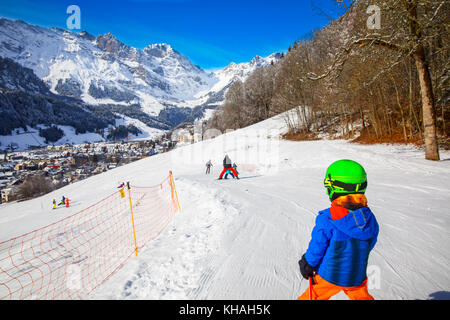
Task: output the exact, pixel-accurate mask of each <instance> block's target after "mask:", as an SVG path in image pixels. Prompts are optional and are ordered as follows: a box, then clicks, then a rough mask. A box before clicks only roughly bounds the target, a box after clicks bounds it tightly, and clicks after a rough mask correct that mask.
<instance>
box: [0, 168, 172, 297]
mask: <svg viewBox="0 0 450 320" xmlns="http://www.w3.org/2000/svg"><path fill="white" fill-rule="evenodd" d="M172 190H173V187H172V179H171V176H169V177H168V178H166V179H165V180H164V182H162V183H161V184H158V185H157V186H154V187H136V186H132V188H131V191H130V192H131V197H130V198H129V199H127V198H126V197H121V195H120V193H119V192H115V193H114V194H111V195H109V196H108V197H106V198H104V199H102V200H100V201H98V202H97V203H95V204H93V205H92V206H90V207H88V208H86V209H84V210H82V211H80V212H78V213H76V214H74V215H72V216H69V217H67V218H65V219H63V220H60V221H58V222H55V223H52V224H50V225H48V226H45V227H43V228H40V229H37V230H33V231H31V232H29V233H26V234H23V235H21V236H18V237H15V238H12V239H9V240H7V241H4V242H1V243H0V299H83V298H85V297H86V296H87V295H88V294H89V293H91V292H92V291H93V290H95V289H96V288H97V287H98V286H99V285H100V284H102V283H103V282H104V281H106V280H107V279H108V278H109V277H110V276H111V275H112V274H113V273H114V272H116V271H117V270H118V269H120V268H121V267H122V266H123V264H124V263H125V262H126V261H127V260H128V259H129V258H130V257H131V256H132V255H133V254H134V253H135V252H137V251H136V250H137V248H142V247H143V246H145V244H147V243H148V242H149V241H150V240H152V239H154V238H156V237H157V236H158V235H159V234H160V233H161V232H162V231H163V230H164V229H165V227H166V226H167V225H168V224H169V223H170V221H171V220H172V218H173V216H174V214H175V212H176V211H177V210H178V207H177V206H175V205H174V201H173V195H172V192H173V191H172ZM128 201H131V202H132V204H131V205H132V208H133V221H134V227H135V232H134V233H133V232H132V230H131V228H132V227H131V224H130V203H129V202H128ZM134 234H135V239H136V240H135V239H134V237H133V235H134ZM135 241H136V242H135Z"/></svg>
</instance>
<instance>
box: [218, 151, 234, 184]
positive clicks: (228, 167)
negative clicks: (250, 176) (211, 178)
mask: <svg viewBox="0 0 450 320" xmlns="http://www.w3.org/2000/svg"><path fill="white" fill-rule="evenodd" d="M231 163H232V161H231V159H230V157H228V155H225V158H224V159H223V170H222V173H221V174H220V176H219V180H221V179H222V177H223V175H224V174H225V173H226V172H227V170H230V171H231V172H232V173H233V174H234V176H235V177H236V178H237V179H239V176H238V174H237V173H236V171H235V170H234V168H233V166H232V165H231Z"/></svg>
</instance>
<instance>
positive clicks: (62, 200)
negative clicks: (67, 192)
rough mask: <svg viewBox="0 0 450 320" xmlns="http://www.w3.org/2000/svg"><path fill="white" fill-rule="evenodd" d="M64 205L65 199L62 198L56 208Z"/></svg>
mask: <svg viewBox="0 0 450 320" xmlns="http://www.w3.org/2000/svg"><path fill="white" fill-rule="evenodd" d="M65 204H66V197H64V196H62V198H61V202H60V203H58V206H61V205H65Z"/></svg>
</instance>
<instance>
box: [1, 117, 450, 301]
mask: <svg viewBox="0 0 450 320" xmlns="http://www.w3.org/2000/svg"><path fill="white" fill-rule="evenodd" d="M284 130H285V125H284V121H283V117H282V116H277V117H274V118H272V119H269V120H266V121H264V122H261V123H259V124H256V125H254V126H251V127H248V128H245V129H241V130H238V131H235V132H231V133H227V134H224V135H222V136H219V137H217V138H215V139H212V140H207V141H203V142H199V143H196V144H193V145H188V146H185V147H182V148H178V149H176V150H174V151H171V152H169V153H165V154H160V155H157V156H154V157H151V158H147V159H144V160H141V161H138V162H135V163H132V164H130V165H127V166H124V167H119V168H117V169H114V170H111V171H109V172H106V173H104V174H101V175H97V176H94V177H91V178H89V179H87V180H84V181H81V182H78V183H75V184H73V185H69V186H66V187H65V188H63V189H60V190H57V191H55V192H53V193H51V194H48V195H45V196H43V197H40V198H37V199H34V200H30V201H26V202H22V203H14V204H6V205H1V206H0V241H3V240H6V239H8V238H10V237H13V236H16V235H19V234H22V233H24V232H28V231H30V230H33V229H35V228H38V227H41V226H44V225H47V224H49V223H51V222H54V221H57V220H59V219H62V218H63V217H66V216H68V215H70V214H73V213H75V212H77V211H79V210H81V209H83V208H85V207H87V206H89V205H90V204H92V203H95V202H96V201H97V200H98V199H100V198H103V197H105V196H106V195H108V194H110V193H112V192H114V191H115V190H117V189H116V187H117V185H118V184H119V182H122V181H132V182H133V184H135V185H154V184H157V183H159V182H160V181H161V180H163V179H164V178H165V177H166V176H167V173H168V171H169V170H173V173H174V176H175V183H176V187H177V190H178V195H179V198H180V203H181V209H182V212H181V213H180V214H177V215H176V216H175V219H174V221H173V222H172V223H171V224H170V225H169V227H168V228H167V229H166V230H165V232H163V233H162V234H161V235H160V236H159V237H158V238H157V239H156V240H154V241H152V242H150V243H149V244H148V245H147V246H146V247H145V248H144V249H143V250H142V251H141V252H140V254H139V257H138V258H135V257H133V258H132V259H131V260H129V261H128V263H127V264H126V265H125V266H124V267H123V268H122V269H120V270H119V271H118V272H117V273H116V274H114V275H113V276H112V277H110V278H109V279H108V280H107V281H106V282H105V283H104V284H103V285H101V286H100V287H99V288H98V289H97V290H96V291H95V292H94V293H93V294H92V296H91V298H92V299H262V300H263V299H295V298H297V296H299V295H300V294H301V293H302V292H303V291H304V290H305V289H306V288H307V281H305V280H303V281H302V279H301V276H300V274H299V270H298V264H297V261H298V260H299V258H300V257H301V255H302V254H303V253H304V252H305V250H306V248H307V246H308V242H309V239H310V234H311V231H312V228H313V226H314V220H315V217H316V214H317V212H318V211H319V210H322V209H324V208H326V207H327V206H329V200H328V197H327V196H326V194H325V190H324V188H323V176H324V173H325V170H326V168H327V166H328V165H329V164H331V163H332V162H333V161H335V160H338V159H343V158H349V159H353V160H355V161H358V162H360V163H361V164H362V165H363V166H364V167H365V169H366V171H367V173H368V182H369V185H368V191H367V193H366V195H367V198H368V200H369V206H370V207H371V208H372V210H373V212H374V213H375V215H376V217H377V219H378V222H379V224H380V235H379V239H378V243H377V245H376V247H375V249H374V251H373V252H372V254H371V256H370V259H369V268H370V269H369V279H370V280H371V290H370V292H371V294H372V295H373V296H374V297H375V298H376V299H450V296H449V295H450V293H449V292H450V277H449V275H448V274H449V271H450V269H449V266H448V265H449V263H450V250H449V249H450V247H449V246H450V245H449V235H450V231H449V226H450V215H449V210H448V208H447V203H448V201H449V200H450V196H449V194H450V185H449V183H448V181H449V179H450V170H449V169H450V152H448V151H442V152H441V158H442V159H443V160H442V161H440V162H430V161H426V160H424V154H423V151H420V150H417V149H415V148H414V147H412V146H394V145H373V146H363V145H357V144H351V143H348V142H345V141H327V140H322V141H305V142H292V141H282V140H280V139H279V138H278V136H279V133H280V132H283V131H284ZM258 134H259V136H257V135H258ZM225 153H228V155H229V156H230V157H231V159H232V160H233V161H234V162H236V163H237V165H238V170H239V172H240V174H241V179H240V180H239V181H236V180H232V179H228V180H222V181H218V180H216V179H217V177H218V175H219V173H220V171H221V169H222V165H221V163H222V159H223V157H224V155H225ZM208 159H211V160H212V162H213V164H214V167H213V168H212V174H211V175H205V173H204V170H205V167H204V166H205V163H206V161H207V160H208ZM62 195H65V196H66V197H69V198H71V199H72V204H73V205H72V207H71V208H61V209H58V210H53V211H52V210H51V202H52V200H53V199H54V198H55V199H57V200H59V199H60V198H61V196H62ZM334 299H346V296H345V295H343V294H339V295H337V296H336V297H334Z"/></svg>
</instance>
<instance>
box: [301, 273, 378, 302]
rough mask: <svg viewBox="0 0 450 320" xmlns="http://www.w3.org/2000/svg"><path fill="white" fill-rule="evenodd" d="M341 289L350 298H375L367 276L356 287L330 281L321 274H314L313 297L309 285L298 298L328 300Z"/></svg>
mask: <svg viewBox="0 0 450 320" xmlns="http://www.w3.org/2000/svg"><path fill="white" fill-rule="evenodd" d="M341 290H343V291H344V293H345V294H346V295H347V296H348V297H349V298H350V300H374V298H373V297H372V296H371V295H370V294H369V291H368V290H367V278H366V280H364V282H363V283H362V284H361V285H359V286H356V287H340V286H337V285H334V284H332V283H329V282H328V281H326V280H324V279H323V278H322V277H321V276H319V275H318V274H316V275H315V276H314V284H313V285H312V290H311V292H312V297H311V298H310V297H309V287H308V289H306V291H305V292H304V293H303V294H302V295H301V296H300V297H298V298H297V300H328V299H330V298H331V297H332V296H334V295H336V294H338V293H339V292H340V291H341Z"/></svg>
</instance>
